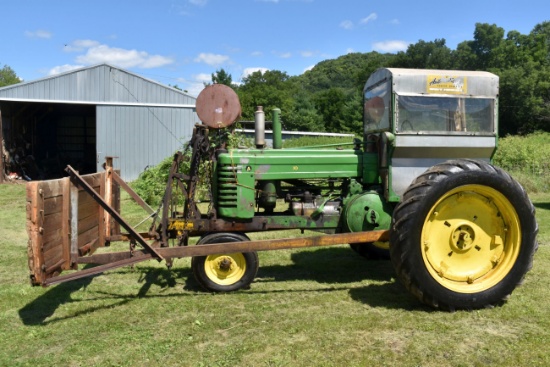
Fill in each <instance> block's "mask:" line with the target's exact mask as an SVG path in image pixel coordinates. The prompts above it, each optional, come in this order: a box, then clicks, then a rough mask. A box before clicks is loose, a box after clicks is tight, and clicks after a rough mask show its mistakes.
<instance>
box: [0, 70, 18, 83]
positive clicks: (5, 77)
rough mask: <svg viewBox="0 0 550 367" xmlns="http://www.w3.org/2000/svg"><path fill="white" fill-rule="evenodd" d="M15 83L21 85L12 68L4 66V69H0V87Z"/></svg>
mask: <svg viewBox="0 0 550 367" xmlns="http://www.w3.org/2000/svg"><path fill="white" fill-rule="evenodd" d="M17 83H21V79H19V77H18V76H17V74H15V71H13V69H12V68H10V67H9V66H8V65H4V67H3V68H2V69H0V87H5V86H7V85H12V84H17Z"/></svg>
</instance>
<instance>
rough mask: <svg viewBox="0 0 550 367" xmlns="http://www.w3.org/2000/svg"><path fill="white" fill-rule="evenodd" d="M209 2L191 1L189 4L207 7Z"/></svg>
mask: <svg viewBox="0 0 550 367" xmlns="http://www.w3.org/2000/svg"><path fill="white" fill-rule="evenodd" d="M207 2H208V0H189V4H192V5H197V6H205V5H206V3H207Z"/></svg>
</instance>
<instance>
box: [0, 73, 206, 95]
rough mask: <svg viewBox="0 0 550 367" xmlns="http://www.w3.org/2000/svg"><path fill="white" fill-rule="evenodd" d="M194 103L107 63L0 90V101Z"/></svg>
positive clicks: (174, 90) (178, 92) (164, 87)
mask: <svg viewBox="0 0 550 367" xmlns="http://www.w3.org/2000/svg"><path fill="white" fill-rule="evenodd" d="M2 98H10V99H11V98H17V99H23V100H47V101H81V102H108V103H116V102H118V103H144V104H145V103H147V104H151V103H153V104H195V98H194V97H192V96H189V95H186V94H184V93H181V92H180V91H178V90H176V89H174V88H171V87H168V86H165V85H162V84H160V83H156V82H154V81H151V80H148V79H145V78H143V77H141V76H139V75H136V74H133V73H130V72H127V71H125V70H122V69H118V68H115V67H113V66H109V65H106V64H102V65H98V66H93V67H88V68H83V69H79V70H74V71H71V72H68V73H64V74H60V75H56V76H52V77H48V78H44V79H39V80H35V81H31V82H26V83H21V84H16V85H13V86H9V87H5V88H0V99H2Z"/></svg>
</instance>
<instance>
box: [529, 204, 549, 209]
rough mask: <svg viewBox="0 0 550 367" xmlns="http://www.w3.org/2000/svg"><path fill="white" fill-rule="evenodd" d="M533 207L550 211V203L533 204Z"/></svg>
mask: <svg viewBox="0 0 550 367" xmlns="http://www.w3.org/2000/svg"><path fill="white" fill-rule="evenodd" d="M533 205H534V206H535V208H537V209H544V210H550V203H533Z"/></svg>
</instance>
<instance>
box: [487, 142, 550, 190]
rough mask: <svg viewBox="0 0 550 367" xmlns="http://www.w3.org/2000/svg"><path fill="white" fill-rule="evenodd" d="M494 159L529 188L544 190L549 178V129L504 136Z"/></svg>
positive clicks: (546, 187) (494, 161)
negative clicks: (547, 131)
mask: <svg viewBox="0 0 550 367" xmlns="http://www.w3.org/2000/svg"><path fill="white" fill-rule="evenodd" d="M493 163H494V164H495V165H496V166H499V167H501V168H503V169H505V170H506V171H508V172H509V173H510V174H512V176H514V177H515V178H516V179H517V180H518V181H519V182H520V183H521V184H522V185H523V186H524V187H525V189H526V190H527V191H528V192H538V191H547V190H548V182H549V180H548V179H549V178H550V133H543V132H537V133H533V134H529V135H526V136H506V137H504V138H502V139H500V141H499V145H498V149H497V152H496V154H495V156H494V159H493Z"/></svg>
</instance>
